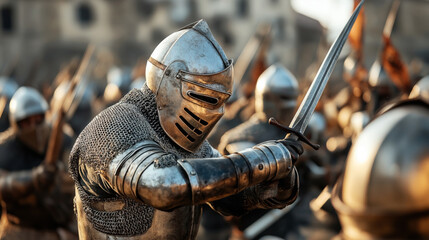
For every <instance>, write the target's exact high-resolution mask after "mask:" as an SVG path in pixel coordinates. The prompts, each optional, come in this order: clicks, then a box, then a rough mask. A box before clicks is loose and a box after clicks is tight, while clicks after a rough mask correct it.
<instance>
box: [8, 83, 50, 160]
mask: <svg viewBox="0 0 429 240" xmlns="http://www.w3.org/2000/svg"><path fill="white" fill-rule="evenodd" d="M47 110H48V103H47V102H46V100H45V99H44V98H43V97H42V95H41V94H40V93H39V92H38V91H37V90H36V89H34V88H31V87H20V88H19V89H18V90H17V91H16V93H15V94H14V95H13V97H12V99H11V100H10V105H9V120H10V122H11V126H12V127H13V128H14V129H15V131H16V134H17V137H18V139H19V140H20V141H21V142H22V143H23V144H24V145H26V146H27V147H29V148H30V149H32V150H34V151H36V152H37V153H39V154H42V153H43V152H44V151H45V149H46V145H47V141H48V137H49V132H50V127H49V126H48V124H47V123H46V121H45V113H46V111H47ZM36 115H43V116H39V120H40V122H37V123H36V124H31V125H29V126H26V127H20V126H19V122H20V121H24V120H26V119H30V118H31V117H33V116H36Z"/></svg>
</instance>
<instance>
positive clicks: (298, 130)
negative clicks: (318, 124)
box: [268, 0, 365, 150]
mask: <svg viewBox="0 0 429 240" xmlns="http://www.w3.org/2000/svg"><path fill="white" fill-rule="evenodd" d="M364 1H365V0H362V1H361V2H360V3H359V5H358V6H357V7H356V9H355V10H354V12H353V14H352V16H351V17H350V19H349V21H348V22H347V24H346V25H345V26H344V28H343V30H342V31H341V33H340V35H339V36H338V37H337V39H336V40H335V42H334V43H333V44H332V46H331V48H330V49H329V51H328V54H327V55H326V57H325V59H324V60H323V63H322V65H321V66H320V68H319V71H318V72H317V74H316V77H315V78H314V80H313V82H312V83H311V86H310V88H309V89H308V91H307V93H306V94H305V97H304V99H303V100H302V102H301V105H300V106H299V108H298V110H297V112H296V113H295V116H294V117H293V119H292V122H291V123H290V124H289V127H286V126H283V125H281V124H280V123H278V122H277V121H276V120H275V119H274V118H270V119H269V121H268V122H269V123H270V124H271V125H274V126H277V127H279V128H280V129H282V130H284V131H285V132H287V134H286V136H285V139H294V140H300V141H302V142H304V143H306V144H308V145H309V146H311V147H312V148H314V149H316V150H317V149H319V147H320V145H317V144H313V143H311V142H310V140H308V139H307V138H306V137H305V136H304V131H305V129H306V128H307V125H308V122H309V121H310V118H311V116H312V115H313V112H314V109H315V108H316V105H317V103H318V102H319V99H320V97H321V96H322V93H323V90H324V89H325V87H326V83H327V82H328V80H329V78H330V76H331V74H332V71H333V70H334V67H335V64H336V63H337V61H338V57H339V55H340V53H341V50H342V49H343V46H344V44H345V42H346V41H347V38H348V36H349V33H350V30H351V29H352V27H353V24H354V22H355V21H356V18H357V16H358V15H359V12H360V9H361V7H362V4H363V3H364Z"/></svg>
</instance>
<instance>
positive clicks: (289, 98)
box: [255, 64, 299, 124]
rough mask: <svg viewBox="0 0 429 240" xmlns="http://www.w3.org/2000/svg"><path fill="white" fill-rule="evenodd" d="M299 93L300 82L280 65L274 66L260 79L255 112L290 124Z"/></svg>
mask: <svg viewBox="0 0 429 240" xmlns="http://www.w3.org/2000/svg"><path fill="white" fill-rule="evenodd" d="M298 93H299V90H298V81H297V80H296V79H295V77H294V76H293V74H292V73H290V72H289V71H288V70H287V69H286V68H284V67H282V66H281V65H279V64H275V65H272V66H270V67H269V68H268V69H267V70H265V71H264V72H263V73H262V74H261V76H259V78H258V83H257V84H256V90H255V111H256V112H257V113H264V114H265V115H266V116H267V118H270V117H274V118H275V119H277V120H278V121H280V122H283V123H286V124H288V123H289V122H290V121H291V120H292V118H293V115H294V113H295V112H294V109H295V107H296V99H297V97H298Z"/></svg>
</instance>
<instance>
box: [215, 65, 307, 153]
mask: <svg viewBox="0 0 429 240" xmlns="http://www.w3.org/2000/svg"><path fill="white" fill-rule="evenodd" d="M298 94H299V89H298V81H297V80H296V79H295V77H294V76H293V75H292V73H290V72H289V71H288V70H287V69H286V68H284V67H282V66H281V65H279V64H275V65H272V66H271V67H269V68H268V69H267V70H265V72H263V73H262V74H261V76H260V77H259V79H258V81H257V84H256V91H255V111H256V113H255V114H253V116H252V117H251V118H250V119H249V120H248V121H246V122H244V123H243V124H240V125H239V126H237V127H235V128H233V129H232V130H229V131H228V132H226V133H225V134H224V135H223V137H222V138H221V142H220V144H219V147H218V150H219V151H220V152H221V153H222V154H229V153H234V152H237V151H241V150H244V149H246V148H248V147H252V146H254V145H255V144H258V143H262V142H264V141H268V140H271V139H281V138H283V137H284V132H283V131H281V130H279V129H278V128H276V127H274V126H272V125H270V124H268V119H269V118H270V117H274V118H275V119H276V120H278V121H280V122H282V123H289V122H290V121H291V120H292V117H293V114H294V113H295V111H294V110H295V108H296V99H297V97H298Z"/></svg>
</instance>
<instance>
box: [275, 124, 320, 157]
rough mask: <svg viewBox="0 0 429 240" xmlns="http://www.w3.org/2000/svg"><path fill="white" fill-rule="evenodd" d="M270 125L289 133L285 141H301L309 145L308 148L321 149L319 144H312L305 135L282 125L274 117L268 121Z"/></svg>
mask: <svg viewBox="0 0 429 240" xmlns="http://www.w3.org/2000/svg"><path fill="white" fill-rule="evenodd" d="M268 123H269V124H271V125H274V126H276V127H278V128H280V129H281V130H283V131H285V132H286V133H287V134H286V137H285V139H293V140H299V141H301V142H303V143H305V144H307V145H308V146H310V147H311V148H313V149H314V150H318V149H319V148H320V145H319V144H315V143H312V142H311V141H310V140H309V139H308V138H307V137H306V136H304V134H302V133H300V132H298V131H296V130H295V129H293V128H290V127H286V126H284V125H282V124H281V123H279V122H278V121H277V120H276V119H274V118H273V117H271V118H270V119H269V120H268Z"/></svg>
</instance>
